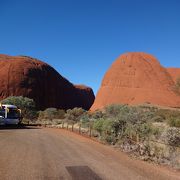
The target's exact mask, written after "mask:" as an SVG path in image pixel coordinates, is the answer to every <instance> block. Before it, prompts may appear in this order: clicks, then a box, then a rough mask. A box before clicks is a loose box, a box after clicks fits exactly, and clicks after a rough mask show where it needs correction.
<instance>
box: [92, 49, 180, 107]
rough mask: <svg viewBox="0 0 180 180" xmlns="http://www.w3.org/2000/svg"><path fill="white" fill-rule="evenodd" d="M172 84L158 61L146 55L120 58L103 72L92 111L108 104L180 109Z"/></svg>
mask: <svg viewBox="0 0 180 180" xmlns="http://www.w3.org/2000/svg"><path fill="white" fill-rule="evenodd" d="M173 87H174V81H173V79H172V77H171V75H170V74H169V73H168V71H167V70H166V69H165V68H164V67H162V66H161V65H160V63H159V62H158V60H157V59H156V58H155V57H153V56H152V55H149V54H146V53H138V52H134V53H126V54H123V55H121V56H120V57H119V58H118V59H117V60H116V61H115V62H114V63H113V64H112V66H111V67H110V68H109V70H108V71H107V72H106V74H105V76H104V78H103V81H102V84H101V87H100V89H99V91H98V93H97V96H96V99H95V102H94V104H93V106H92V107H91V110H96V109H101V108H103V107H104V106H106V105H110V104H143V103H151V104H155V105H162V106H170V107H179V106H180V96H177V95H176V94H175V93H174V91H173Z"/></svg>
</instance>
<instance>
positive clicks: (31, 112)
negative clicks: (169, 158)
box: [1, 96, 38, 119]
mask: <svg viewBox="0 0 180 180" xmlns="http://www.w3.org/2000/svg"><path fill="white" fill-rule="evenodd" d="M1 102H2V104H13V105H15V106H17V107H18V108H20V109H21V112H22V116H23V117H24V118H26V119H36V118H37V117H38V113H37V111H36V106H35V102H34V100H33V99H30V98H27V97H23V96H10V97H8V98H6V99H4V100H2V101H1Z"/></svg>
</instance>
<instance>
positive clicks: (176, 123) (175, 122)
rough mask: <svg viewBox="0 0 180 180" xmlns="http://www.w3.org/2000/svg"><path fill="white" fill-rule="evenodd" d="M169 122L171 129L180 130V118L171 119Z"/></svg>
mask: <svg viewBox="0 0 180 180" xmlns="http://www.w3.org/2000/svg"><path fill="white" fill-rule="evenodd" d="M167 122H168V124H169V126H170V127H178V128H180V117H177V118H170V119H168V121H167Z"/></svg>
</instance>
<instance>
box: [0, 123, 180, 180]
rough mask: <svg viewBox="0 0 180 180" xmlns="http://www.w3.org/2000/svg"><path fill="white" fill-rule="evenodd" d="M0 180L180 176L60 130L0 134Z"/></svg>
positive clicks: (156, 179) (154, 179)
mask: <svg viewBox="0 0 180 180" xmlns="http://www.w3.org/2000/svg"><path fill="white" fill-rule="evenodd" d="M0 179H2V180H36V179H37V180H49V179H50V180H56V179H57V180H58V179H67V180H71V179H72V180H93V179H95V180H106V179H107V180H121V179H122V180H136V179H138V180H141V179H142V180H145V179H152V180H161V179H162V180H168V179H169V180H173V179H175V180H176V179H177V180H178V179H179V180H180V173H179V172H175V171H172V170H171V171H170V170H168V169H166V168H163V167H159V166H156V165H153V164H149V163H146V162H142V161H139V160H134V159H131V158H129V157H128V156H127V155H126V154H124V153H122V152H120V151H117V150H114V149H113V148H111V147H109V146H105V145H102V144H100V143H97V142H94V141H92V140H91V139H88V138H85V137H82V136H79V135H77V134H74V133H72V132H68V131H66V130H60V129H46V128H31V127H27V128H22V129H1V130H0Z"/></svg>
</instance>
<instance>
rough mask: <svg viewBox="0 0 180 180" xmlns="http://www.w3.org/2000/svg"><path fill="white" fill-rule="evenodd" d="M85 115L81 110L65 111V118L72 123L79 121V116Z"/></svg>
mask: <svg viewBox="0 0 180 180" xmlns="http://www.w3.org/2000/svg"><path fill="white" fill-rule="evenodd" d="M84 113H85V110H84V109H82V108H77V107H76V108H73V109H68V110H67V111H66V114H65V117H66V119H68V120H72V121H75V122H77V121H79V120H80V118H81V116H82V115H83V114H84Z"/></svg>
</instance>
